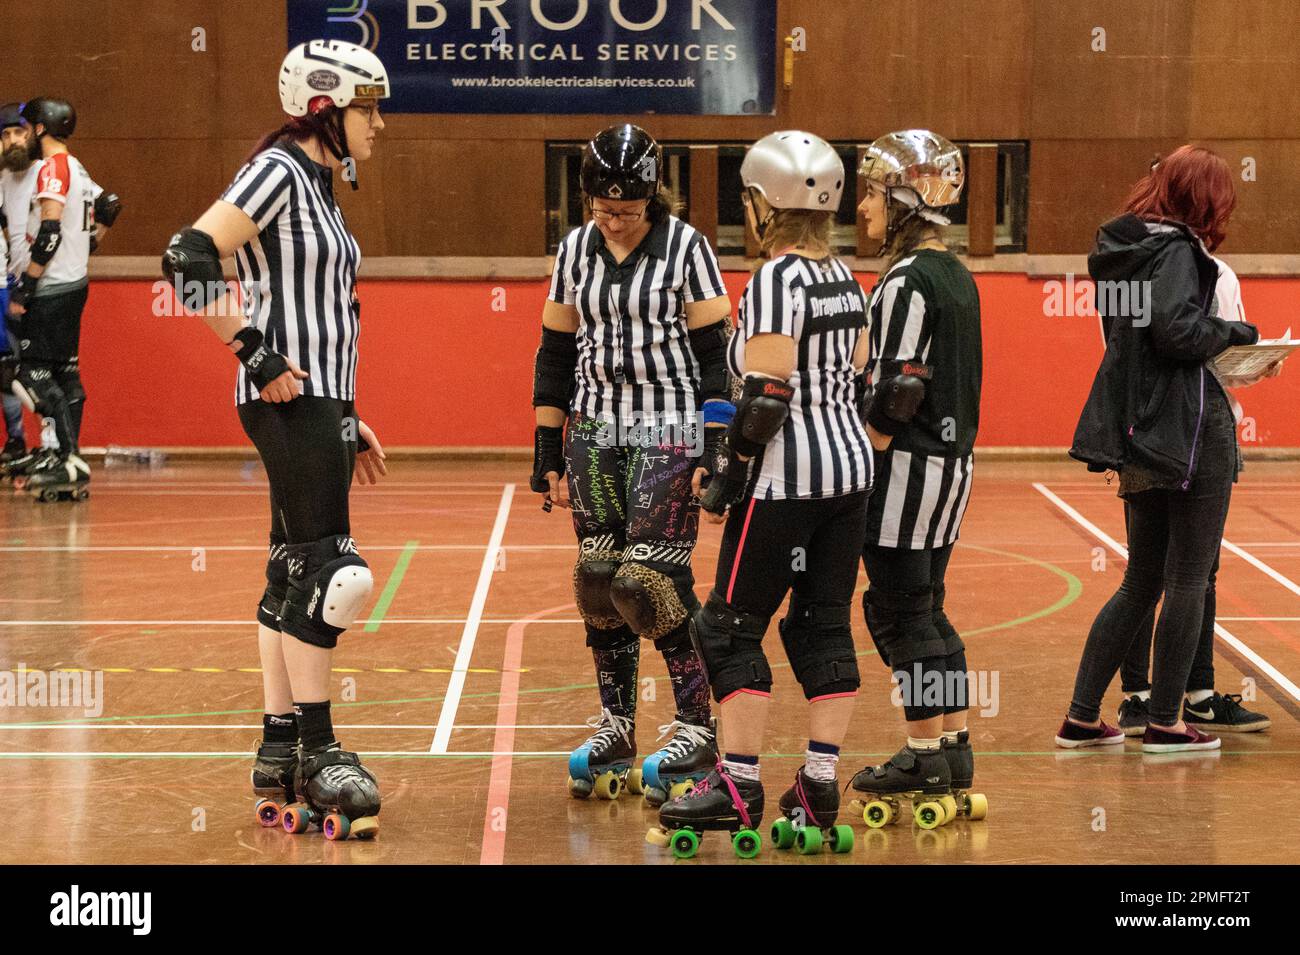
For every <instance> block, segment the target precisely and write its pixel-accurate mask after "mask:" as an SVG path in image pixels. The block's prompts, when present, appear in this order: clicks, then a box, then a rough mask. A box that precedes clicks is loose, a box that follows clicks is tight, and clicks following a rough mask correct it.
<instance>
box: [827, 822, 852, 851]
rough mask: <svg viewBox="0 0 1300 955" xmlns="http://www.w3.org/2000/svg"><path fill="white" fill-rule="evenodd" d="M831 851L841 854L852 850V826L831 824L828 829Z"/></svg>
mask: <svg viewBox="0 0 1300 955" xmlns="http://www.w3.org/2000/svg"><path fill="white" fill-rule="evenodd" d="M830 847H831V852H834V853H835V854H837V855H843V854H844V853H846V852H852V851H853V827H852V826H832V827H831V830H830Z"/></svg>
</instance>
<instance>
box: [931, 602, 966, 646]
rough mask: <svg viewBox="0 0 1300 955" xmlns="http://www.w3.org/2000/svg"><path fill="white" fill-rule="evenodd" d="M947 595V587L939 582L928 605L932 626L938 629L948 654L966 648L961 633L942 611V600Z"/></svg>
mask: <svg viewBox="0 0 1300 955" xmlns="http://www.w3.org/2000/svg"><path fill="white" fill-rule="evenodd" d="M946 595H947V588H946V587H945V586H944V585H943V584H940V585H939V586H938V587H936V588H935V591H934V596H933V598H932V605H931V607H930V619H931V620H933V621H934V628H935V630H936V631H938V633H939V636H940V637H942V638H943V644H944V647H945V652H946V654H947V655H948V656H950V657H951V656H952V655H953V654H954V653H960V652H962V651H964V650H965V649H966V644H964V643H962V639H961V634H959V633H958V632H957V628H956V627H954V626H953V625H952V621H951V620H949V619H948V615H947V614H946V613H944V612H943V600H944V597H945V596H946Z"/></svg>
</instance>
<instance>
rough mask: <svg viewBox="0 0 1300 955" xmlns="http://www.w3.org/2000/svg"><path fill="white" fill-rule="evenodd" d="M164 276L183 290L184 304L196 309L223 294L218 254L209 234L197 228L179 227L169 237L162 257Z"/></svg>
mask: <svg viewBox="0 0 1300 955" xmlns="http://www.w3.org/2000/svg"><path fill="white" fill-rule="evenodd" d="M162 271H163V275H165V276H166V277H167V280H168V281H169V282H173V283H175V284H176V286H177V288H178V294H179V290H182V289H183V291H184V301H185V304H186V306H187V307H189V308H191V309H193V310H194V311H199V310H200V309H202V308H203V307H204V306H206V305H208V304H209V303H210V302H212V301H213V300H215V299H217V298H220V297H221V296H222V295H223V294H224V293H225V281H224V279H223V277H222V274H221V254H220V253H219V252H218V251H217V244H216V243H215V242H214V241H212V236H210V235H208V234H207V233H206V232H202V231H200V230H198V229H181V231H180V232H177V233H176V234H175V235H174V236H172V241H171V243H170V244H169V245H168V246H167V251H166V252H164V253H163V257H162Z"/></svg>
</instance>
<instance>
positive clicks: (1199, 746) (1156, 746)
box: [1142, 736, 1223, 753]
mask: <svg viewBox="0 0 1300 955" xmlns="http://www.w3.org/2000/svg"><path fill="white" fill-rule="evenodd" d="M1222 744H1223V740H1221V739H1219V738H1218V737H1217V736H1216V737H1215V738H1214V739H1212V740H1211V741H1209V742H1208V743H1143V744H1142V752H1144V753H1195V752H1200V751H1202V750H1211V749H1218V748H1219V747H1220V746H1221V745H1222Z"/></svg>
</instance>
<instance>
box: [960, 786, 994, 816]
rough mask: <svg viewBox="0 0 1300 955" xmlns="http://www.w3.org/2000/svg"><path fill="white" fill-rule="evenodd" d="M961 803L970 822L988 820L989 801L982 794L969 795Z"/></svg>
mask: <svg viewBox="0 0 1300 955" xmlns="http://www.w3.org/2000/svg"><path fill="white" fill-rule="evenodd" d="M963 801H964V803H965V807H966V815H967V816H969V817H970V818H971V819H972V820H974V821H976V822H978V821H979V820H980V819H987V818H988V814H989V800H988V797H987V796H985V795H984V794H983V793H970V794H969V795H967V796H966V798H965V800H963Z"/></svg>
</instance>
